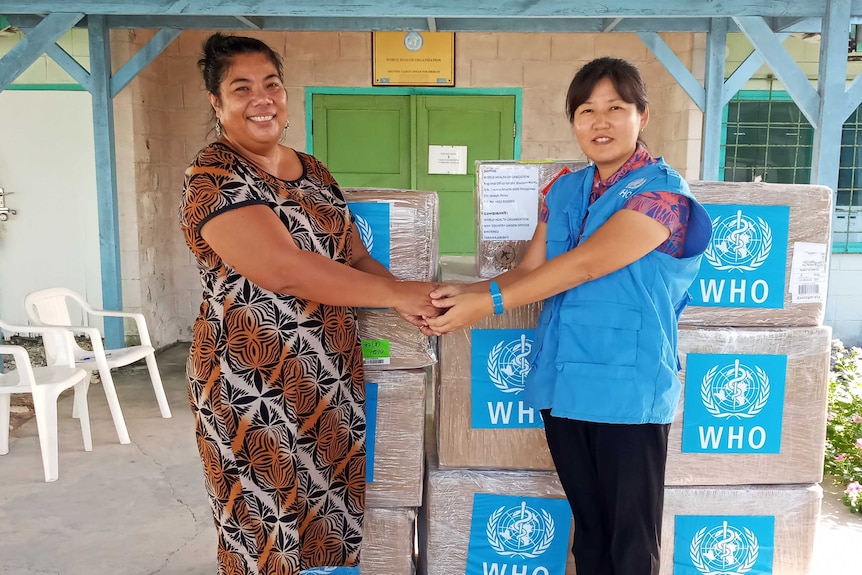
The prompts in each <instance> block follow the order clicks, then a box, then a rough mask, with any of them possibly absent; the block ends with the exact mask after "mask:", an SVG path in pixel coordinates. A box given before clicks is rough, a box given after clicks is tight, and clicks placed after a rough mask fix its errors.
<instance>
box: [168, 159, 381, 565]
mask: <svg viewBox="0 0 862 575" xmlns="http://www.w3.org/2000/svg"><path fill="white" fill-rule="evenodd" d="M297 154H298V155H299V159H300V161H301V163H302V165H303V175H302V177H301V178H300V179H298V180H296V181H285V180H280V179H278V178H275V177H274V176H272V175H270V174H268V173H266V172H264V171H262V170H260V169H258V168H256V167H255V166H254V165H253V164H251V163H250V162H247V161H246V160H245V159H244V158H242V157H241V156H240V155H239V154H238V153H236V152H234V151H233V150H232V149H231V148H230V147H228V146H226V145H224V144H221V143H214V144H211V145H209V146H208V147H206V148H204V149H203V150H202V151H201V152H200V153H199V154H198V156H197V158H196V159H195V160H194V162H193V163H192V164H191V166H190V167H189V168H188V170H187V171H186V177H185V186H184V190H183V196H182V204H181V209H180V220H181V226H182V229H183V233H184V235H185V239H186V243H187V244H188V246H189V248H190V249H191V252H192V254H193V255H194V257H195V259H196V260H197V264H198V268H199V270H200V276H201V284H202V286H203V303H202V304H201V307H200V314H199V315H198V317H197V320H196V321H195V324H194V336H193V343H192V347H191V352H190V356H189V360H188V365H187V374H188V386H189V387H188V389H189V399H190V401H191V407H192V411H193V413H194V416H195V425H196V429H195V433H196V437H197V445H198V449H199V451H200V456H201V460H202V462H203V468H204V474H205V482H206V488H207V492H208V495H209V499H210V502H211V506H212V511H213V517H214V520H215V524H216V528H217V529H218V565H219V571H218V573H219V575H297V574H298V573H299V572H300V571H301V570H304V569H307V568H311V567H316V566H324V565H326V566H354V565H357V564H358V562H359V547H360V543H361V540H362V522H363V511H364V505H365V412H364V408H365V387H364V374H363V368H362V351H361V347H360V342H359V337H358V335H357V331H356V316H355V313H354V311H353V309H352V308H348V307H339V306H331V305H325V304H321V303H317V302H314V301H310V300H305V299H300V298H297V297H293V296H290V295H286V294H278V293H273V292H270V291H267V290H265V289H263V288H261V287H260V286H257V285H255V284H254V283H252V282H251V281H249V280H248V279H246V278H245V277H243V276H242V275H240V274H239V273H238V272H237V271H236V270H234V269H233V268H231V266H230V265H228V264H227V263H226V262H224V261H222V259H221V258H220V257H219V256H218V255H217V254H216V253H215V252H213V251H212V249H211V248H210V247H209V246H208V245H207V243H206V242H205V241H204V240H203V238H202V237H201V235H200V229H201V227H202V226H203V224H205V223H206V222H207V221H208V220H209V219H210V218H212V217H214V216H216V215H218V214H220V213H223V212H225V211H227V210H231V209H236V208H240V207H243V206H248V205H254V204H260V205H266V206H269V207H270V208H271V209H272V210H273V212H274V213H275V214H276V215H277V216H278V217H279V219H280V220H281V221H282V222H283V223H284V226H285V227H286V228H287V230H288V231H289V232H290V235H291V236H292V238H293V240H294V242H296V244H297V246H298V247H299V249H302V250H307V251H313V252H316V253H319V254H322V255H325V256H326V257H328V258H331V259H333V260H335V261H338V262H341V263H345V264H350V263H351V257H352V255H351V251H350V246H351V242H350V239H351V216H350V213H349V211H348V209H347V206H346V204H345V202H344V198H343V196H342V194H341V191H340V190H339V189H338V187H337V185H336V183H335V180H334V179H333V178H332V176H331V174H330V173H329V172H328V171H327V169H326V168H325V167H324V166H323V164H321V163H320V162H319V161H318V160H316V159H315V158H313V157H312V156H309V155H307V154H302V153H300V152H297Z"/></svg>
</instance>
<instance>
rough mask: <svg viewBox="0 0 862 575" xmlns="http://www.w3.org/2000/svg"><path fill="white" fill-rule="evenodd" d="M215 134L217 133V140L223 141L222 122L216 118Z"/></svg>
mask: <svg viewBox="0 0 862 575" xmlns="http://www.w3.org/2000/svg"><path fill="white" fill-rule="evenodd" d="M215 132H216V138H219V139H221V133H222V130H221V120H219V119H218V118H216V125H215Z"/></svg>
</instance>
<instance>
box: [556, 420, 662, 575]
mask: <svg viewBox="0 0 862 575" xmlns="http://www.w3.org/2000/svg"><path fill="white" fill-rule="evenodd" d="M541 414H542V419H543V420H544V422H545V435H546V436H547V438H548V447H549V448H550V451H551V456H552V457H553V458H554V465H555V466H556V468H557V474H558V475H559V477H560V482H561V483H562V485H563V489H564V490H565V492H566V497H567V498H568V500H569V504H570V505H571V507H572V513H573V514H574V517H575V539H574V545H573V546H572V553H573V554H574V557H575V566H576V567H577V571H578V575H658V572H659V548H660V545H661V519H662V507H663V506H664V472H665V463H666V461H667V436H668V432H669V431H670V424H666V425H658V424H642V425H622V424H615V423H593V422H589V421H577V420H573V419H566V418H562V417H554V416H552V415H551V414H550V410H542V411H541Z"/></svg>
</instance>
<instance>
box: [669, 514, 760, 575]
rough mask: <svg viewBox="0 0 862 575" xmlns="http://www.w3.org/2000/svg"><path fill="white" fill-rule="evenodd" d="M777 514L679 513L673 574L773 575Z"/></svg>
mask: <svg viewBox="0 0 862 575" xmlns="http://www.w3.org/2000/svg"><path fill="white" fill-rule="evenodd" d="M774 554H775V517H773V516H771V515H766V516H756V515H677V516H676V517H675V518H674V550H673V573H674V575H722V574H727V575H740V574H744V575H771V574H772V562H773V557H774Z"/></svg>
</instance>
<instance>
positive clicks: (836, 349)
mask: <svg viewBox="0 0 862 575" xmlns="http://www.w3.org/2000/svg"><path fill="white" fill-rule="evenodd" d="M826 409H827V411H826V454H825V457H824V465H823V470H824V472H825V473H826V474H828V475H833V476H835V477H836V478H837V480H839V481H841V482H842V483H843V484H845V485H846V488H845V490H844V503H846V504H847V505H848V506H849V507H850V509H851V511H853V512H854V513H855V512H862V488H860V482H862V349H860V348H858V347H851V348H846V347H844V345H843V344H842V343H841V341H839V340H837V339H836V340H833V342H832V368H831V370H830V373H829V399H828V404H827V408H826Z"/></svg>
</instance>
